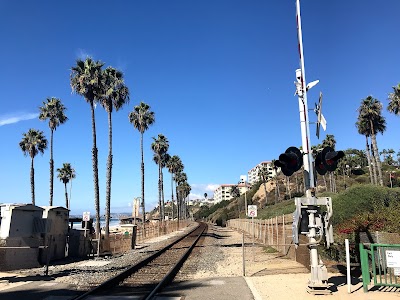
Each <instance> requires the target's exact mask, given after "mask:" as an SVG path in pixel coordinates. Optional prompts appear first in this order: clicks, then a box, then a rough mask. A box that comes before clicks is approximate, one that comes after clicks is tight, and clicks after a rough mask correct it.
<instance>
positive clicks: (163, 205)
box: [160, 167, 165, 222]
mask: <svg viewBox="0 0 400 300" xmlns="http://www.w3.org/2000/svg"><path fill="white" fill-rule="evenodd" d="M160 169H161V205H162V212H163V213H162V214H163V222H164V221H165V203H164V174H163V170H162V167H160Z"/></svg>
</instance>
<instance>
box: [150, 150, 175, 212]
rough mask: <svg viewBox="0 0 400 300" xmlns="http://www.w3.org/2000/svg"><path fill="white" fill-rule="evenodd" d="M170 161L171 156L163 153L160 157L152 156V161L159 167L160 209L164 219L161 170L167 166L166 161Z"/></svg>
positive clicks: (162, 176) (162, 175)
mask: <svg viewBox="0 0 400 300" xmlns="http://www.w3.org/2000/svg"><path fill="white" fill-rule="evenodd" d="M170 159H171V156H170V155H169V154H168V153H163V154H162V155H161V157H159V156H158V155H156V154H154V157H153V160H154V162H155V163H156V164H157V165H158V166H159V168H161V169H160V172H161V173H160V182H159V184H160V187H161V208H162V212H163V213H162V215H163V216H164V217H165V201H164V174H163V170H162V169H163V168H165V167H166V166H167V163H168V161H169V160H170Z"/></svg>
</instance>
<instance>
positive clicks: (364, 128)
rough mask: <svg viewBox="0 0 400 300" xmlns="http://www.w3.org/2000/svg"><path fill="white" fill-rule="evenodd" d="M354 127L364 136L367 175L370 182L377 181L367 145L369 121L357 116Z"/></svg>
mask: <svg viewBox="0 0 400 300" xmlns="http://www.w3.org/2000/svg"><path fill="white" fill-rule="evenodd" d="M356 127H357V130H358V133H359V134H362V135H364V136H365V153H366V156H367V161H368V170H369V177H370V179H371V184H377V183H378V177H377V175H376V168H375V167H376V164H374V165H372V158H371V150H370V147H369V139H368V138H369V136H370V135H371V130H370V129H369V122H366V120H365V119H362V118H358V120H357V122H356Z"/></svg>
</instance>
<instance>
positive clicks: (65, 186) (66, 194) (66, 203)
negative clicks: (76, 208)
mask: <svg viewBox="0 0 400 300" xmlns="http://www.w3.org/2000/svg"><path fill="white" fill-rule="evenodd" d="M64 191H65V207H66V208H68V209H69V207H68V192H67V183H66V182H64Z"/></svg>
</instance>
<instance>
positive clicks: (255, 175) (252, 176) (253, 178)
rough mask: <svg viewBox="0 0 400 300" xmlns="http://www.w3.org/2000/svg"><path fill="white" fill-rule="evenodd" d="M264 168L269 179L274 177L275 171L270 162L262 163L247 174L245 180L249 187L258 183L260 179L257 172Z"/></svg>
mask: <svg viewBox="0 0 400 300" xmlns="http://www.w3.org/2000/svg"><path fill="white" fill-rule="evenodd" d="M264 166H265V167H266V168H267V169H268V171H269V172H270V175H269V178H272V177H274V176H275V175H276V173H275V170H274V168H273V165H272V161H262V162H260V163H259V164H258V165H256V166H255V167H254V168H252V169H251V170H249V171H248V172H247V178H248V181H249V184H250V185H253V184H255V183H256V182H258V181H260V177H259V176H258V172H259V171H260V170H261V169H262V168H263V167H264Z"/></svg>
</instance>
